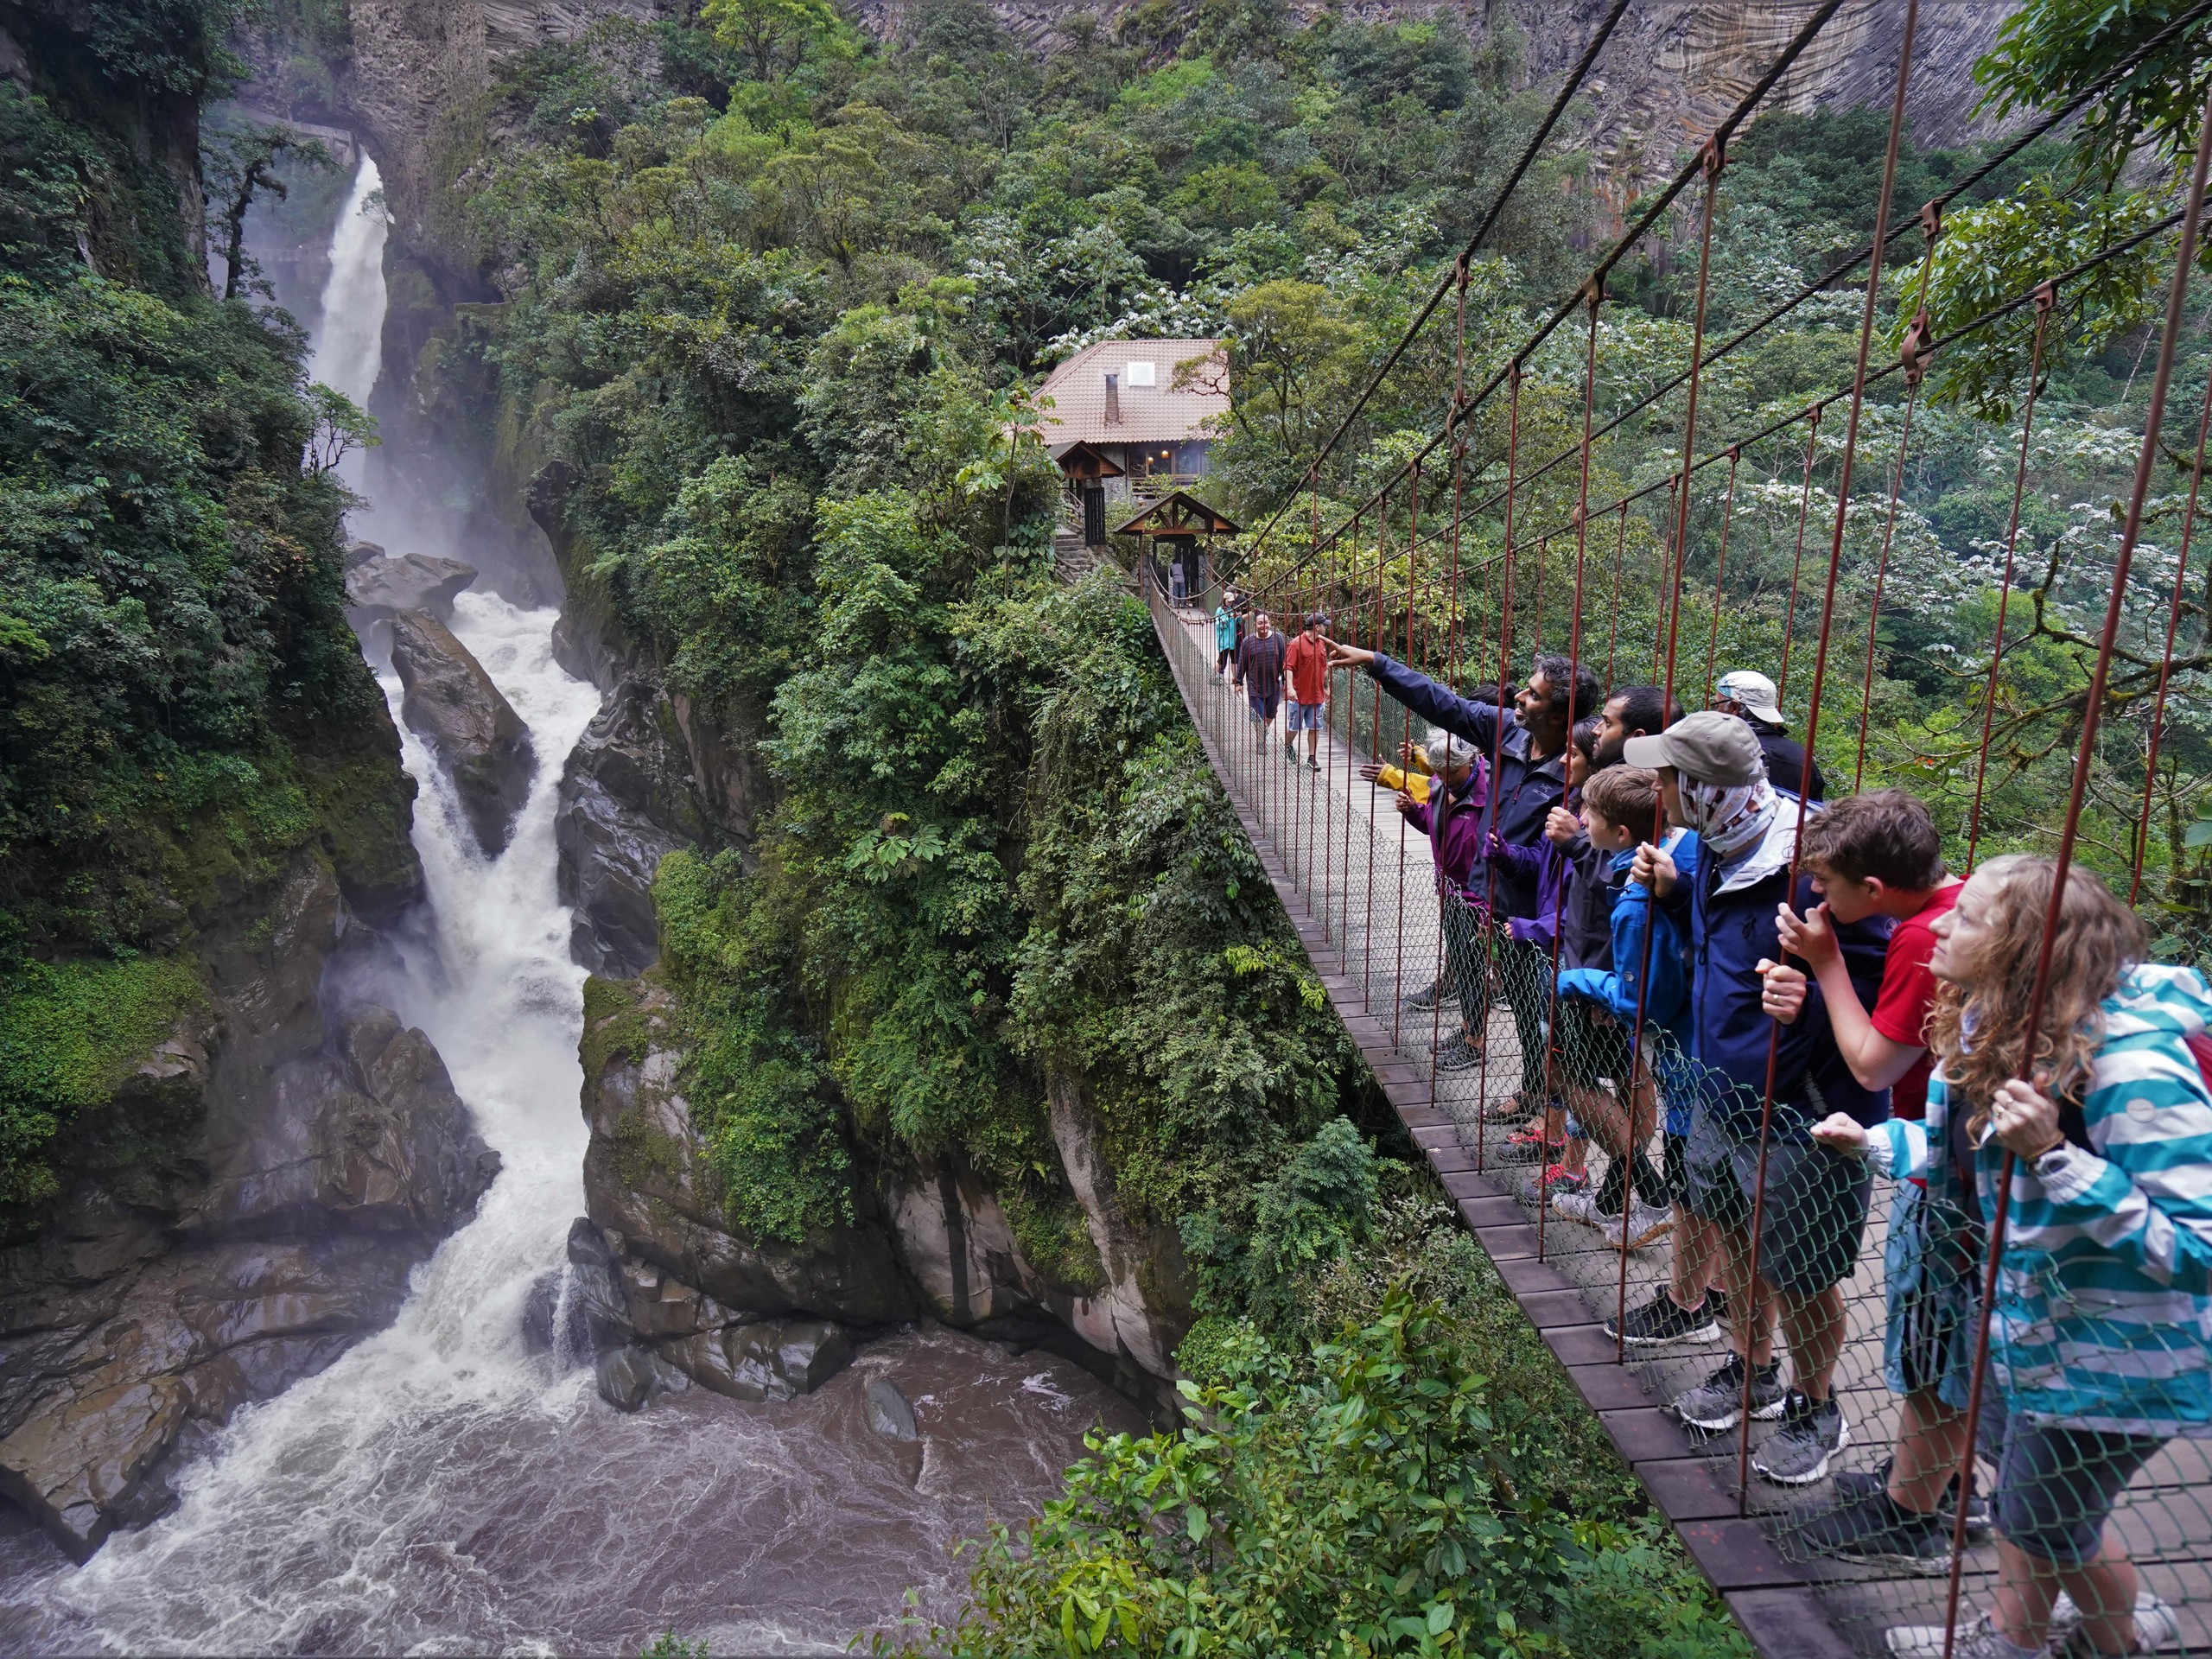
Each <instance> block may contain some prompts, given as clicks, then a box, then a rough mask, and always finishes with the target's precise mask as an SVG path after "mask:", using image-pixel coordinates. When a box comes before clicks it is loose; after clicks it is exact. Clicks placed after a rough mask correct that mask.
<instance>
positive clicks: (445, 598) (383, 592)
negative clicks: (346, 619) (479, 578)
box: [346, 542, 476, 626]
mask: <svg viewBox="0 0 2212 1659" xmlns="http://www.w3.org/2000/svg"><path fill="white" fill-rule="evenodd" d="M475 580H476V567H475V566H474V565H473V564H463V563H461V561H460V560H459V559H442V558H440V557H438V556H436V555H435V554H433V553H398V554H393V553H387V552H385V550H383V549H382V548H380V547H378V545H377V544H376V543H374V542H356V543H353V546H352V547H350V548H348V549H347V550H346V608H347V609H348V610H351V611H353V612H356V613H359V616H358V619H357V621H356V626H360V624H361V623H362V622H366V621H374V620H380V619H388V618H391V617H394V616H397V614H398V613H400V612H402V611H428V612H429V613H431V614H432V615H433V616H436V617H441V618H443V617H449V616H451V615H452V614H453V601H454V595H455V594H459V593H461V591H462V590H463V589H464V588H467V586H468V585H469V584H470V583H471V582H474V581H475Z"/></svg>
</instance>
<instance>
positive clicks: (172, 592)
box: [0, 0, 496, 1556]
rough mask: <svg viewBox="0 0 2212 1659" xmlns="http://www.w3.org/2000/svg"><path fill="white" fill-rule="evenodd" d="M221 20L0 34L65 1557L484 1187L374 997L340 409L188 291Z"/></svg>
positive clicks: (31, 1000) (2, 501) (20, 1250)
mask: <svg viewBox="0 0 2212 1659" xmlns="http://www.w3.org/2000/svg"><path fill="white" fill-rule="evenodd" d="M230 21H231V10H230V9H229V8H228V7H226V5H224V4H221V3H218V0H204V3H202V0H184V3H176V4H171V5H168V6H164V7H161V8H156V9H152V10H149V9H147V8H144V7H139V6H133V5H124V4H119V3H108V0H92V3H89V4H73V5H70V6H67V7H64V6H60V5H47V4H42V3H29V4H16V3H9V4H0V270H4V271H5V275H4V276H0V1327H4V1328H5V1329H6V1330H7V1332H9V1335H10V1342H9V1344H8V1348H7V1351H6V1354H5V1356H4V1357H0V1495H4V1496H5V1497H7V1498H9V1499H10V1500H12V1501H14V1502H15V1503H18V1504H20V1505H22V1507H24V1508H25V1509H26V1510H29V1512H30V1513H31V1514H33V1515H34V1516H36V1517H37V1518H38V1519H39V1520H40V1521H41V1522H43V1523H44V1524H45V1525H46V1527H47V1528H48V1530H49V1532H51V1533H52V1534H53V1535H54V1537H55V1538H56V1540H57V1541H60V1543H61V1544H62V1545H63V1546H64V1547H65V1548H67V1549H69V1550H70V1551H72V1552H73V1553H74V1554H79V1555H80V1556H81V1555H82V1554H86V1553H88V1552H89V1551H91V1550H92V1548H96V1547H97V1546H98V1544H99V1541H100V1540H101V1539H102V1538H103V1537H105V1535H106V1534H107V1533H108V1532H109V1531H110V1530H111V1529H113V1528H114V1527H116V1526H118V1525H124V1524H130V1523H131V1522H136V1521H139V1520H143V1519H144V1518H146V1517H147V1516H150V1515H153V1514H156V1513H158V1512H159V1510H161V1509H162V1506H163V1505H164V1504H165V1503H166V1502H167V1501H168V1485H167V1483H166V1480H165V1473H164V1471H165V1470H166V1468H167V1467H168V1466H169V1465H171V1464H172V1463H173V1462H174V1460H175V1459H176V1458H178V1457H180V1456H182V1455H184V1454H186V1452H188V1450H189V1448H190V1446H192V1444H193V1443H194V1438H195V1436H196V1435H197V1434H198V1433H202V1432H204V1431H205V1429H206V1428H207V1427H209V1426H212V1425H214V1424H218V1423H220V1422H221V1421H224V1420H225V1419H226V1417H227V1416H228V1415H229V1414H230V1413H231V1412H232V1410H234V1409H235V1408H237V1407H238V1405H239V1404H240V1403H242V1402H245V1401H249V1400H254V1399H259V1398H264V1397H266V1396H267V1395H270V1394H272V1393H274V1392H276V1391H277V1389H281V1388H282V1387H283V1386H284V1385H285V1384H286V1383H288V1382H289V1381H290V1380H291V1379H293V1378H295V1377H296V1376H301V1375H303V1374H305V1373H307V1372H308V1371H312V1370H316V1369H319V1368H320V1367H321V1366H323V1365H326V1364H327V1363H329V1362H330V1360H331V1359H333V1358H334V1357H336V1355H337V1354H338V1353H339V1352H340V1351H342V1350H343V1349H344V1348H345V1347H346V1345H347V1344H350V1343H351V1342H353V1341H354V1340H356V1339H358V1338H359V1336H360V1335H362V1334H363V1333H365V1332H367V1331H371V1330H373V1329H375V1328H377V1327H378V1325H381V1324H383V1323H384V1322H385V1321H386V1320H387V1319H389V1318H390V1317H391V1313H392V1312H393V1311H394V1310H395V1309H396V1308H397V1306H398V1303H399V1301H400V1300H401V1298H402V1297H403V1296H404V1294H405V1289H406V1283H407V1276H408V1274H409V1273H410V1270H411V1269H412V1268H413V1267H414V1265H415V1264H416V1263H417V1262H420V1261H421V1260H423V1258H424V1257H425V1256H426V1255H428V1254H429V1251H430V1249H433V1248H434V1247H435V1244H436V1243H437V1242H438V1240H440V1239H441V1238H442V1237H443V1236H445V1235H446V1234H447V1233H448V1232H449V1231H450V1230H452V1229H453V1228H454V1226H455V1225H457V1224H459V1223H460V1222H461V1220H462V1219H464V1218H465V1217H467V1215H468V1213H469V1212H470V1211H471V1210H472V1209H473V1207H474V1203H475V1200H476V1198H477V1197H478V1195H479V1194H480V1192H482V1191H483V1189H484V1187H485V1186H486V1185H487V1184H488V1182H489V1180H490V1179H491V1176H492V1173H493V1169H494V1168H495V1166H496V1160H494V1159H493V1156H492V1154H489V1153H488V1152H486V1150H485V1148H484V1147H483V1146H482V1144H481V1142H480V1141H478V1140H477V1139H476V1137H475V1135H474V1131H473V1129H472V1128H471V1127H470V1124H469V1121H468V1116H467V1111H466V1109H464V1108H463V1106H462V1105H461V1102H460V1101H459V1099H458V1098H457V1097H456V1096H454V1092H453V1090H452V1087H451V1084H450V1083H449V1082H448V1079H447V1077H446V1075H445V1071H444V1067H443V1065H442V1064H441V1063H440V1061H439V1059H438V1057H437V1055H436V1053H435V1051H434V1050H432V1049H431V1048H430V1046H429V1043H428V1042H427V1041H426V1040H425V1039H423V1037H422V1035H421V1033H414V1032H407V1031H404V1030H402V1029H401V1028H400V1027H399V1025H398V1022H397V1020H395V1019H394V1017H393V1016H392V1015H391V1014H390V1013H389V1012H388V1011H386V1010H385V1009H384V1008H381V1007H377V1006H376V1005H375V1004H374V1002H373V1001H372V1000H370V999H369V998H368V997H367V996H365V995H364V994H363V993H362V992H361V991H360V990H359V986H360V985H361V984H362V983H364V982H365V978H364V970H366V971H373V970H374V969H377V968H378V967H379V966H381V965H384V963H385V957H386V955H387V947H385V945H384V944H383V942H382V938H381V933H380V930H382V929H384V928H385V927H387V926H389V925H391V924H393V923H395V922H397V921H398V920H399V919H400V918H402V917H403V916H404V913H405V912H406V911H407V910H408V909H409V907H410V906H412V905H413V904H414V903H415V902H416V899H418V898H419V896H420V893H421V887H422V874H421V871H420V868H419V867H418V865H417V862H416V857H415V853H414V849H413V848H412V846H411V845H410V842H409V839H408V830H409V820H410V810H411V803H412V799H413V795H414V786H413V785H412V784H411V783H410V780H409V779H407V777H406V776H405V774H404V772H402V771H401V769H400V765H399V745H398V740H397V734H396V733H395V732H394V730H393V728H392V726H391V721H390V719H389V717H388V716H387V715H386V714H385V707H384V702H383V698H382V696H381V695H380V693H379V692H378V689H377V687H376V685H375V683H374V682H373V680H372V678H371V677H370V676H369V673H368V671H367V670H366V668H365V666H364V664H362V661H361V659H360V656H359V651H358V649H357V647H356V645H355V643H354V640H353V635H352V633H351V632H350V631H349V630H348V629H347V628H346V623H345V620H344V616H343V613H342V608H341V604H342V588H341V586H340V553H339V543H338V535H339V524H340V512H341V509H342V507H343V505H344V499H345V498H344V493H343V492H342V490H341V489H340V486H339V485H338V483H337V480H335V478H334V476H332V475H331V474H330V473H329V472H328V471H327V467H326V466H324V465H319V464H318V461H327V457H328V456H329V454H330V453H331V448H332V440H333V438H334V426H333V424H332V417H333V416H334V418H335V419H336V420H337V421H338V422H340V423H343V422H344V421H345V420H346V418H347V417H346V416H344V414H343V411H332V410H327V409H326V410H321V411H319V410H318V409H317V408H316V407H315V405H314V404H311V403H310V401H309V400H308V398H307V397H305V396H304V395H303V393H304V386H303V379H304V377H303V375H302V369H301V359H302V353H303V341H302V339H301V338H300V336H299V334H298V333H297V331H296V328H295V327H293V326H292V325H291V323H290V322H289V319H287V318H285V317H284V316H283V315H282V314H280V313H275V312H272V311H270V310H267V309H261V308H256V307H255V306H254V305H253V304H251V302H248V301H245V300H232V301H229V302H225V301H219V300H218V299H216V298H215V297H214V296H213V295H212V294H211V293H210V292H209V290H208V285H207V277H206V275H205V264H204V260H203V258H202V247H203V217H202V213H203V203H202V200H201V197H200V176H201V165H200V156H199V154H198V148H199V108H200V101H201V100H202V99H204V98H206V97H208V96H210V95H212V94H213V93H214V92H217V91H219V89H220V87H221V86H222V84H223V81H224V79H225V75H226V58H225V55H224V54H223V52H222V51H221V49H220V48H219V41H220V39H221V37H222V35H223V33H224V31H225V30H226V29H227V28H228V26H229V22H230ZM303 457H304V458H305V459H304V460H303Z"/></svg>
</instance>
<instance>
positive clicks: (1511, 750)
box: [1369, 652, 1595, 919]
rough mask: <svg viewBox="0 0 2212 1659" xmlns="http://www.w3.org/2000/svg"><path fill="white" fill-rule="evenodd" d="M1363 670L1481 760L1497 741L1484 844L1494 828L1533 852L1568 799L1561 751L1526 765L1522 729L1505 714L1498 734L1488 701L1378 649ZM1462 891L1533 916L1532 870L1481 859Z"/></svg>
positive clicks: (1503, 911)
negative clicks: (1471, 748)
mask: <svg viewBox="0 0 2212 1659" xmlns="http://www.w3.org/2000/svg"><path fill="white" fill-rule="evenodd" d="M1369 672H1370V673H1371V674H1373V675H1374V677H1375V679H1376V683H1377V684H1379V685H1380V686H1381V687H1382V688H1383V690H1385V691H1387V692H1389V694H1390V696H1392V697H1394V698H1395V699H1396V700H1397V701H1398V702H1402V703H1403V704H1404V705H1405V706H1406V707H1407V708H1408V709H1412V710H1413V711H1414V713H1415V714H1417V715H1420V716H1421V718H1422V719H1423V720H1426V721H1428V722H1429V723H1430V724H1431V725H1433V726H1440V727H1442V728H1444V729H1445V730H1446V731H1447V732H1450V733H1451V734H1452V735H1453V736H1455V737H1464V738H1465V739H1466V740H1467V741H1469V742H1470V743H1472V744H1473V745H1474V746H1475V747H1477V748H1478V749H1479V750H1480V751H1481V752H1482V754H1483V757H1484V760H1488V759H1489V757H1490V754H1491V746H1492V744H1493V743H1495V744H1496V746H1497V777H1496V778H1494V779H1491V791H1490V801H1489V803H1488V804H1487V805H1486V806H1485V807H1484V811H1483V821H1482V825H1481V828H1482V832H1483V844H1484V845H1485V846H1487V845H1488V844H1489V840H1490V836H1491V833H1492V832H1493V831H1495V832H1496V834H1497V838H1498V839H1499V840H1500V841H1502V842H1505V843H1506V844H1507V845H1508V846H1511V847H1534V846H1535V844H1536V843H1537V842H1540V841H1541V840H1542V839H1543V835H1544V819H1545V817H1547V816H1548V814H1549V813H1550V811H1551V810H1552V808H1554V807H1555V806H1557V805H1558V804H1560V802H1561V801H1562V800H1564V799H1565V798H1566V796H1567V752H1566V750H1565V749H1561V750H1560V753H1557V754H1554V755H1553V756H1552V757H1551V758H1550V759H1548V760H1530V759H1529V734H1528V732H1527V731H1526V730H1525V729H1523V728H1521V727H1519V726H1516V725H1513V724H1511V723H1510V721H1511V718H1512V717H1511V716H1510V715H1508V716H1507V721H1508V723H1507V724H1506V725H1505V726H1504V727H1503V729H1502V730H1501V728H1500V726H1499V723H1498V718H1497V704H1496V703H1495V702H1473V701H1471V700H1470V699H1469V698H1466V697H1463V696H1460V695H1459V693H1458V692H1456V691H1454V690H1452V689H1451V688H1450V687H1449V686H1443V685H1439V684H1438V683H1436V682H1435V681H1434V680H1432V679H1430V678H1429V677H1428V676H1427V675H1426V674H1423V673H1421V672H1419V671H1416V670H1414V669H1410V668H1408V667H1407V666H1406V665H1405V664H1403V663H1402V662H1399V661H1398V660H1397V659H1396V658H1391V657H1385V656H1383V655H1382V654H1381V653H1380V652H1377V653H1376V658H1375V662H1374V664H1373V666H1372V667H1371V668H1370V670H1369ZM1584 712H1586V713H1592V712H1595V711H1594V710H1585V711H1584ZM1467 892H1468V896H1469V897H1470V898H1471V899H1478V900H1481V901H1485V902H1487V903H1488V904H1489V905H1490V906H1491V908H1492V909H1494V910H1495V911H1497V913H1498V914H1499V915H1501V916H1504V917H1507V918H1513V917H1522V918H1529V919H1534V918H1535V916H1536V915H1537V914H1538V906H1537V902H1536V874H1535V872H1534V871H1530V872H1529V874H1525V875H1524V874H1522V873H1520V872H1518V871H1516V870H1512V869H1510V868H1506V867H1504V866H1503V865H1498V864H1494V863H1491V862H1490V861H1487V860H1484V861H1481V862H1478V863H1477V864H1476V866H1475V868H1474V871H1473V873H1472V874H1471V875H1470V877H1469V878H1468V888H1467Z"/></svg>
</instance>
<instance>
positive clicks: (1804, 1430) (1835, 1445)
mask: <svg viewBox="0 0 2212 1659" xmlns="http://www.w3.org/2000/svg"><path fill="white" fill-rule="evenodd" d="M1850 1444H1851V1425H1850V1424H1848V1423H1847V1422H1845V1421H1844V1420H1843V1408H1842V1407H1841V1406H1840V1405H1838V1404H1837V1403H1836V1402H1835V1396H1834V1395H1829V1396H1828V1397H1827V1399H1825V1400H1823V1401H1821V1402H1820V1403H1819V1404H1817V1405H1815V1403H1814V1402H1813V1399H1812V1396H1811V1395H1807V1394H1805V1393H1803V1392H1802V1391H1801V1390H1799V1389H1790V1390H1789V1399H1788V1401H1787V1402H1785V1403H1784V1404H1783V1409H1782V1427H1781V1428H1780V1429H1779V1430H1778V1431H1777V1432H1776V1433H1774V1434H1773V1435H1771V1436H1770V1437H1769V1439H1768V1440H1767V1443H1766V1444H1765V1445H1764V1446H1761V1447H1759V1449H1758V1451H1757V1452H1753V1453H1752V1454H1751V1467H1752V1468H1753V1469H1755V1470H1757V1471H1758V1472H1759V1473H1760V1474H1762V1475H1764V1477H1765V1478H1767V1479H1769V1480H1770V1481H1772V1482H1774V1483H1775V1484H1777V1485H1778V1486H1809V1485H1811V1484H1813V1483H1814V1482H1815V1481H1816V1480H1819V1479H1820V1478H1822V1477H1823V1476H1825V1475H1826V1474H1827V1471H1828V1459H1830V1458H1832V1457H1834V1455H1835V1454H1836V1453H1837V1452H1840V1451H1842V1450H1843V1448H1844V1447H1845V1446H1849V1445H1850Z"/></svg>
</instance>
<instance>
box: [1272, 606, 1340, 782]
mask: <svg viewBox="0 0 2212 1659" xmlns="http://www.w3.org/2000/svg"><path fill="white" fill-rule="evenodd" d="M1328 622H1329V619H1328V618H1327V617H1325V616H1324V615H1322V614H1321V613H1320V612H1319V611H1316V612H1314V613H1313V615H1311V616H1309V617H1307V618H1306V632H1303V633H1301V634H1300V635H1299V636H1298V638H1297V639H1294V640H1292V641H1291V642H1290V654H1289V655H1288V656H1287V657H1286V658H1283V664H1282V666H1283V672H1284V673H1285V674H1286V675H1287V677H1289V680H1290V704H1289V706H1288V707H1287V709H1284V710H1283V719H1282V723H1283V734H1282V741H1283V749H1284V752H1285V754H1286V757H1287V759H1288V760H1289V761H1290V763H1291V765H1293V766H1296V765H1297V764H1298V734H1299V733H1300V731H1301V730H1302V731H1304V732H1305V734H1306V766H1308V767H1309V768H1311V769H1312V770H1313V771H1315V772H1319V771H1320V770H1321V762H1320V760H1319V759H1318V758H1317V757H1318V755H1319V752H1320V747H1321V719H1322V714H1323V711H1324V710H1325V709H1327V708H1328V706H1329V648H1328V645H1327V644H1326V643H1325V640H1324V639H1323V637H1322V635H1323V630H1324V629H1325V628H1326V627H1327V626H1328Z"/></svg>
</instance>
